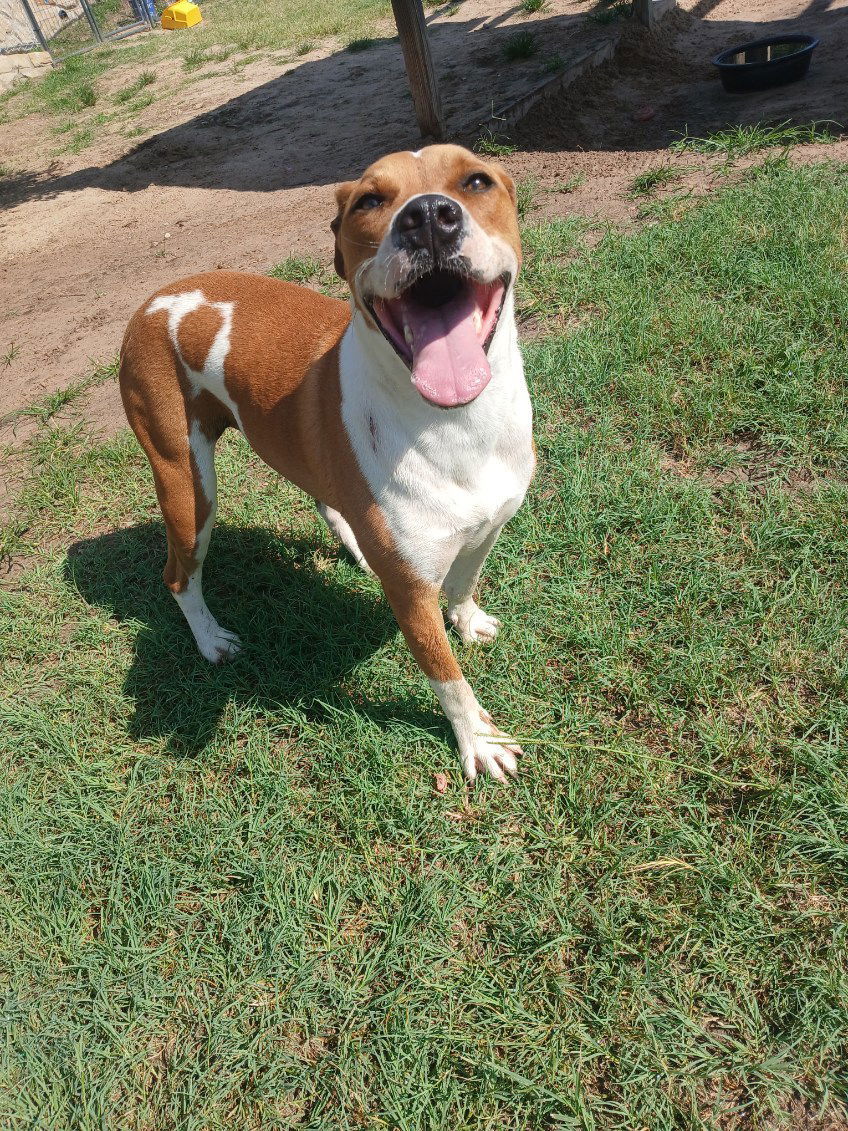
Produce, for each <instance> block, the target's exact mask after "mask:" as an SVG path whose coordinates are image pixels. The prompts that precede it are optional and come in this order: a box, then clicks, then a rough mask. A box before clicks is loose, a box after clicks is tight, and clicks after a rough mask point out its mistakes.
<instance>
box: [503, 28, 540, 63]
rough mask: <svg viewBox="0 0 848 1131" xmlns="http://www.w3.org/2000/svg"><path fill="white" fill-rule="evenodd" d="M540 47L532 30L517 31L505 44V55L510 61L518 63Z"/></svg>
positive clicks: (533, 53)
mask: <svg viewBox="0 0 848 1131" xmlns="http://www.w3.org/2000/svg"><path fill="white" fill-rule="evenodd" d="M538 49H539V48H538V44H537V43H536V37H535V36H534V35H533V33H532V31H517V32H516V33H515V34H514V35H511V36H510V37H509V39H508V40H507V41H506V43H505V44H504V46H503V55H504V58H505V59H507V60H508V61H509V62H510V63H516V62H519V61H520V60H522V59H529V58H530V57H531V56H532V55H535V54H536V52H537V51H538Z"/></svg>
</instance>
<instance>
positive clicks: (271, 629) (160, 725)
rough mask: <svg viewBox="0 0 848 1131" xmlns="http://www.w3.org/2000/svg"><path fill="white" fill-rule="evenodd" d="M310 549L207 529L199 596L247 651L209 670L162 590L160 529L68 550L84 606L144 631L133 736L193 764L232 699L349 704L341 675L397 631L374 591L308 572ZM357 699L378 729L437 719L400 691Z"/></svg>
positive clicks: (321, 710) (153, 525) (152, 526)
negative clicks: (161, 740) (392, 696)
mask: <svg viewBox="0 0 848 1131" xmlns="http://www.w3.org/2000/svg"><path fill="white" fill-rule="evenodd" d="M315 548H316V546H315V544H314V543H311V542H309V541H303V540H292V541H288V540H282V539H279V538H278V537H276V536H275V535H274V534H273V533H272V532H271V531H268V530H264V529H261V528H257V527H238V526H219V527H216V530H215V534H214V536H213V540H212V546H211V551H210V554H209V558H208V559H207V564H206V567H205V569H204V591H205V594H206V597H207V600H208V602H209V606H210V608H211V609H212V611H213V613H214V614H215V615H216V616H217V618H218V620H219V621H220V623H221V624H223V625H224V626H226V627H227V628H230V629H232V630H233V631H235V632H237V633H238V634H239V636H240V637H241V638H242V643H243V646H244V647H243V651H242V652H241V653H240V654H239V655H238V656H237V657H236V658H235V659H234V660H233V661H232V662H231V663H226V664H221V665H219V666H217V667H216V666H213V665H211V664H208V663H207V662H206V661H205V660H204V659H203V658H202V657H201V656H200V654H199V653H198V651H197V648H196V647H195V644H194V640H193V638H192V635H191V633H190V631H189V629H188V626H187V625H186V623H185V621H184V619H183V617H182V614H181V613H180V611H179V609H178V608H177V605H176V603H175V602H174V601H173V600H172V598H171V597H170V596H169V594H168V591H167V590H166V589H165V587H164V585H163V583H162V567H163V565H164V561H165V556H166V542H165V531H164V526H163V525H162V523H161V522H148V523H142V524H140V525H138V526H133V527H130V528H128V529H125V530H118V531H114V532H112V533H108V534H101V535H98V536H97V537H94V538H90V539H86V540H84V541H81V542H77V543H75V544H74V545H73V546H71V547H70V549H69V551H68V556H67V558H66V559H65V567H64V568H65V576H66V580H67V581H68V582H69V583H70V584H71V585H72V586H74V588H76V589H77V591H78V592H79V593H80V594H81V596H82V597H83V599H84V600H85V601H86V602H87V603H88V604H91V605H96V606H98V607H100V608H102V609H106V610H108V611H109V613H110V614H111V615H113V616H114V617H116V618H117V619H118V620H121V621H129V620H132V621H137V622H139V623H140V625H141V628H140V631H139V632H138V635H137V637H136V641H135V649H136V654H135V660H134V663H133V665H132V668H131V669H130V672H129V674H128V675H127V678H126V682H125V685H124V692H125V694H126V695H127V696H129V698H130V699H132V700H133V702H134V704H135V713H134V716H133V718H132V720H131V721H130V725H129V733H130V735H131V737H133V738H136V739H139V738H141V739H143V738H152V737H157V736H164V737H165V738H166V739H167V745H168V749H169V750H170V751H171V752H172V753H174V754H177V755H189V756H190V755H194V754H198V753H200V752H201V751H202V750H203V748H204V747H205V746H206V745H207V744H208V742H209V741H210V739H211V738H212V737H213V735H214V734H215V732H216V730H217V728H218V725H219V722H220V719H221V716H222V713H223V712H224V709H225V707H226V706H227V704H228V703H229V702H231V701H240V702H242V703H247V702H249V703H251V704H252V705H255V706H258V707H259V708H260V710H263V711H267V712H268V713H269V714H272V713H273V712H274V711H279V710H280V709H281V708H283V707H287V706H292V707H296V708H298V709H299V710H302V711H304V712H305V713H306V714H307V716H308V717H310V718H311V719H315V720H316V721H317V720H320V719H322V718H328V717H329V715H330V711H329V710H328V708H327V706H325V703H327V701H329V706H330V707H331V708H332V707H344V706H345V705H346V704H349V703H350V702H351V699H350V697H349V696H348V694H347V693H346V691H345V688H344V681H345V679H346V677H347V676H348V675H349V674H350V673H351V672H353V670H354V669H355V668H356V667H357V666H358V665H359V664H361V663H362V662H363V661H365V660H367V659H368V658H369V657H370V656H371V655H372V654H373V653H374V652H376V651H377V650H378V649H379V648H380V647H381V646H382V645H383V644H384V643H385V642H386V641H387V640H389V639H390V638H391V637H393V636H394V635H395V633H396V632H397V631H398V628H397V625H396V623H395V620H394V618H393V616H392V613H391V610H390V608H389V606H388V604H387V603H386V602H385V600H384V599H383V597H382V595H381V594H380V593H378V592H373V593H370V592H363V591H361V590H359V591H358V590H356V589H353V588H346V587H345V586H344V585H342V584H340V583H339V580H338V579H337V578H336V577H335V576H334V573H335V571H334V570H328V571H327V572H326V573H325V572H323V571H321V570H319V569H318V568H316V565H315V561H314V557H313V555H314V551H315ZM340 552H341V551H340ZM356 702H357V709H358V710H361V711H362V713H363V714H364V715H366V716H367V717H368V718H369V719H371V720H372V721H374V722H377V723H385V722H387V721H388V720H390V719H395V720H398V719H399V720H402V721H405V722H409V723H412V724H414V725H415V726H421V727H423V728H426V729H432V727H433V724H434V721H435V718H434V716H433V715H432V714H429V713H427V712H424V711H421V710H419V709H417V708H415V707H413V706H411V705H410V704H408V703H407V702H405V701H404V697H403V695H402V694H401V695H400V696H399V698H398V699H397V700H394V701H386V702H384V703H380V702H373V701H371V700H365V699H364V697H363V698H360V697H359V696H357V700H356ZM445 734H447V731H445Z"/></svg>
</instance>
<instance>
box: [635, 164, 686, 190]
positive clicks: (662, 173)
mask: <svg viewBox="0 0 848 1131" xmlns="http://www.w3.org/2000/svg"><path fill="white" fill-rule="evenodd" d="M684 172H685V170H684V169H680V168H679V167H676V166H674V165H655V166H654V168H652V169H646V170H645V172H644V173H639V174H638V176H635V177H634V178H633V180H632V181H631V182H630V193H631V195H632V196H649V195H650V194H651V193H652V192H654V191H655V190H656V189H658V188H665V186H666V185H670V184H674V182H675V181H679V180H680V178H681V177H682V176H683V173H684Z"/></svg>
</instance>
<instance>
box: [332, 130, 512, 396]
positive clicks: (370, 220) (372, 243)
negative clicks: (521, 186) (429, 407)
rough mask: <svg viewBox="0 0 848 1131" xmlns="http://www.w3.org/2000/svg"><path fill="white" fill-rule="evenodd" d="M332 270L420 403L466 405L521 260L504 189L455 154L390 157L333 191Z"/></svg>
mask: <svg viewBox="0 0 848 1131" xmlns="http://www.w3.org/2000/svg"><path fill="white" fill-rule="evenodd" d="M336 200H337V202H338V206H339V211H338V214H337V216H336V218H335V220H334V221H333V224H332V228H333V231H334V232H335V236H336V270H337V271H338V273H339V274H340V275H341V276H342V277H343V278H344V279H346V280H347V282H348V285H349V286H350V289H351V292H352V294H353V299H354V302H355V303H356V306H357V308H358V309H359V310H360V311H361V312H362V314H363V315H364V317H365V319H366V321H367V322H368V324H369V325H370V326H371V327H372V328H373V329H374V330H375V332H376V331H379V332H380V333H381V334H382V335H383V337H384V338H385V339H386V340H387V342H388V343H389V345H390V346H391V348H392V349H393V350H394V351H395V353H396V354H397V355H398V357H399V358H400V359H401V361H402V362H403V363H404V364H405V365H406V367H407V368H408V369H409V370H410V372H411V374H412V383H413V385H414V386H415V388H416V389H417V390H418V392H419V393H420V394H421V396H423V397H424V398H425V399H426V400H428V401H431V402H432V403H433V404H436V405H439V406H441V407H443V408H453V407H455V406H456V405H462V404H468V402H469V401H472V400H474V398H475V397H477V396H478V395H479V394H480V393H481V392H482V391H483V389H484V388H485V387H486V385H487V384H488V383H489V380H490V378H491V375H492V374H491V369H490V368H489V362H488V358H487V351H488V348H489V345H490V344H491V341H492V339H493V337H494V335H495V331H496V329H497V326H498V320H499V318H500V315H501V311H502V309H503V304H504V298H505V296H506V294H507V291H508V289H509V287H511V286H512V284H513V282H514V281H515V276H516V274H517V273H518V268H519V265H520V262H521V245H520V241H519V236H518V218H517V215H516V209H515V185H514V184H513V182H512V180H511V179H510V177H509V176H508V174H507V173H506V171H505V170H504V169H503V168H502V167H501V166H500V165H498V164H497V163H495V162H492V161H483V160H481V159H480V158H479V157H478V156H477V155H476V154H474V153H471V152H470V151H469V150H467V149H462V148H460V147H459V146H457V145H431V146H428V147H427V148H426V149H422V150H421V151H420V152H419V153H392V154H390V155H389V156H388V157H383V158H382V159H381V160H379V161H377V162H375V163H374V164H373V165H371V166H370V167H369V168H368V169H366V170H365V172H364V173H363V175H362V176H361V177H360V179H359V180H358V181H348V182H346V183H345V184H342V185H339V187H338V189H337V190H336Z"/></svg>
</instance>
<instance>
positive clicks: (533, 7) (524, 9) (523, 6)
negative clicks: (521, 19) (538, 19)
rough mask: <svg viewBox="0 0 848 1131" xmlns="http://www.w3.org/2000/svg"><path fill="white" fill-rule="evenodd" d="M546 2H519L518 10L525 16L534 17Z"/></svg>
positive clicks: (538, 0) (524, 0) (533, 0)
mask: <svg viewBox="0 0 848 1131" xmlns="http://www.w3.org/2000/svg"><path fill="white" fill-rule="evenodd" d="M545 3H546V0H521V3H520V4H519V5H518V10H519V11H520V12H521V13H522V15H525V16H535V14H536V13H537V12H541V11H542V9H543V8H544V7H545Z"/></svg>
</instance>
